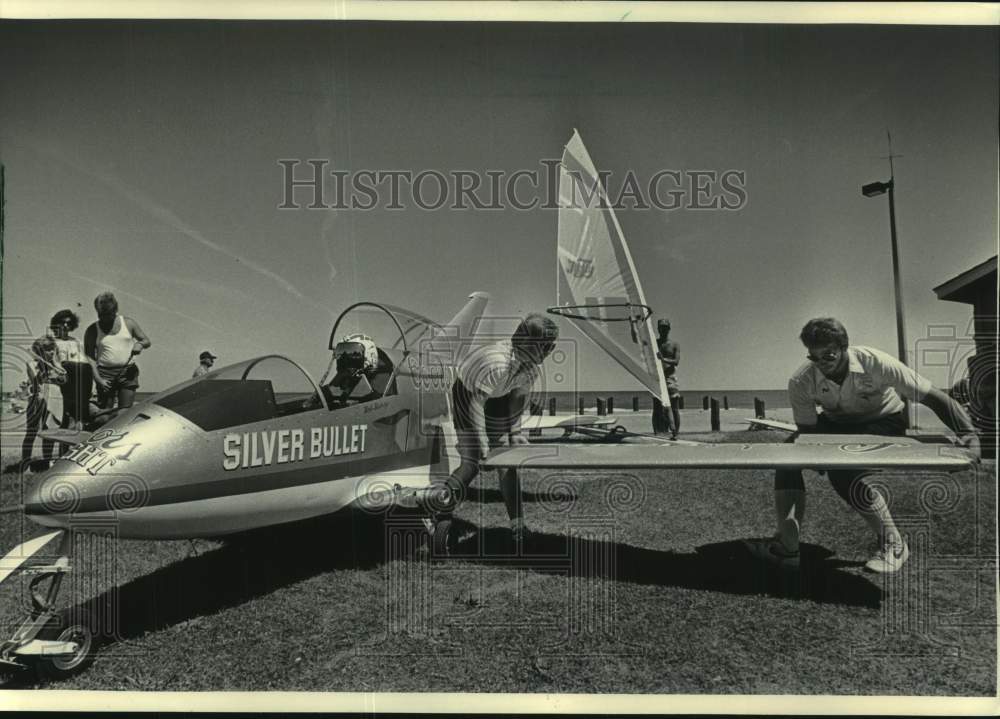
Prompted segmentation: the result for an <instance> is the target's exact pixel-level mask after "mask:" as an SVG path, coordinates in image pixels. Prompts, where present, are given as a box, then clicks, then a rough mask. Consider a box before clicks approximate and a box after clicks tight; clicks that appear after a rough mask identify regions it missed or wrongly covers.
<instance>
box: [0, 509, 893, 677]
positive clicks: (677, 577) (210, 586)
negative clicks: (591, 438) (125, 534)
mask: <svg viewBox="0 0 1000 719" xmlns="http://www.w3.org/2000/svg"><path fill="white" fill-rule="evenodd" d="M394 518H395V516H394ZM402 518H403V519H404V521H403V522H401V523H398V524H392V523H389V524H387V523H386V521H385V518H384V517H382V516H380V515H367V514H364V513H362V512H350V511H346V512H341V513H338V514H337V515H332V516H329V517H325V518H321V519H316V520H308V521H305V522H298V523H295V524H290V525H285V526H280V527H272V528H268V529H265V530H256V531H254V532H248V533H244V534H240V535H234V536H232V537H230V538H226V539H225V540H224V542H225V543H224V544H223V545H222V546H219V547H216V548H213V549H211V550H209V551H206V552H204V553H202V554H192V555H190V556H188V557H185V558H184V559H181V560H179V561H176V562H173V563H172V564H170V565H168V566H165V567H162V568H160V569H158V570H156V571H154V572H152V573H151V574H148V575H145V576H142V577H138V578H136V579H133V580H131V581H129V582H127V583H125V584H123V585H121V586H119V587H118V588H117V589H116V590H114V591H108V592H105V593H103V594H101V595H100V596H98V597H96V598H94V599H92V600H88V601H87V602H85V603H83V604H81V605H77V606H76V607H74V608H73V610H83V611H84V612H85V613H86V615H87V616H89V617H90V621H91V624H92V627H93V629H94V630H95V632H96V633H97V634H98V635H99V636H100V637H101V638H102V643H107V642H112V643H114V642H122V641H128V640H130V639H135V638H138V637H141V636H142V635H144V634H146V633H147V632H153V631H159V630H163V629H166V628H169V627H172V626H175V625H177V624H181V623H183V622H186V621H189V620H191V619H195V618H197V617H202V616H209V615H212V614H215V613H218V612H220V611H222V610H225V609H227V608H231V607H235V606H239V605H242V604H244V603H246V602H249V601H251V600H253V599H255V598H257V597H261V596H265V595H268V594H270V593H272V592H274V591H276V590H279V589H281V588H284V587H287V586H289V585H292V584H295V583H297V582H300V581H303V580H305V579H309V578H311V577H313V576H316V575H318V574H322V573H324V572H330V571H336V570H356V569H362V570H363V569H371V568H373V567H377V566H379V565H381V564H383V563H385V562H386V561H387V559H394V560H406V561H428V560H429V556H428V554H427V551H426V550H425V549H423V548H422V547H421V541H420V540H421V539H422V538H423V536H424V530H423V529H422V525H421V524H420V520H419V517H418V516H417V515H413V516H410V517H409V518H406V517H402ZM387 526H390V527H395V528H396V529H399V528H402V529H403V531H404V534H405V536H409V537H411V538H412V539H413V540H415V541H407V542H403V543H402V544H399V543H398V542H394V541H389V542H387V541H386V537H387V536H390V537H391V536H393V533H392V531H387ZM453 531H454V532H456V533H457V534H456V536H461V537H463V539H462V540H461V541H460V542H459V544H458V546H457V547H456V549H455V552H454V553H453V554H452V556H450V557H447V558H445V559H443V560H438V561H439V562H472V563H479V564H489V565H491V566H497V567H508V568H514V567H517V568H521V569H527V570H529V571H536V572H539V573H546V574H556V575H560V576H570V577H578V578H590V579H598V578H600V579H608V580H611V581H615V582H630V583H634V584H646V585H659V586H663V587H682V588H688V589H699V590H705V591H715V592H724V593H727V594H737V595H769V596H777V597H785V598H792V599H803V600H811V601H816V602H823V603H839V604H845V605H855V606H869V607H877V606H878V605H879V603H880V600H881V591H880V589H879V588H878V587H877V586H876V585H874V584H872V583H871V582H869V581H867V580H866V579H864V578H863V577H859V576H856V575H853V574H849V573H845V572H842V571H839V568H840V567H841V566H843V565H844V564H845V563H843V562H837V561H833V560H832V559H831V553H830V552H829V551H828V550H825V549H823V548H820V547H816V546H814V545H808V544H807V545H803V547H802V562H803V570H802V571H801V572H799V573H798V574H786V573H782V572H779V571H773V570H769V569H766V568H764V567H762V566H761V565H759V564H757V563H755V562H754V561H752V560H751V558H750V556H749V554H748V552H747V550H746V548H745V547H744V546H743V545H742V543H741V542H736V541H734V542H722V543H716V544H707V545H703V546H701V547H699V548H698V549H697V550H696V552H695V553H693V554H679V553H675V552H664V551H658V550H653V549H646V548H642V547H634V546H630V545H627V544H621V543H614V542H607V541H600V540H596V539H591V538H588V537H585V536H572V537H568V536H560V535H551V534H535V535H533V536H532V540H531V542H530V545H529V546H528V547H521V548H514V547H512V545H511V541H510V533H509V531H508V530H506V529H498V528H489V529H486V530H481V529H480V528H478V527H476V526H475V525H473V524H471V523H469V522H465V521H463V520H461V519H458V518H456V519H455V520H454V528H453ZM396 536H404V535H396ZM390 548H391V549H392V551H391V552H389V551H388V550H389V549H390ZM390 554H391V556H390ZM115 594H117V596H115ZM109 606H110V607H115V606H116V607H119V608H120V609H119V611H117V612H116V615H117V621H116V622H115V624H116V625H117V626H114V627H111V626H107V625H105V624H104V623H103V622H102V621H101V620H100V619H99V617H100V616H101V611H100V609H101V608H102V607H109ZM71 611H72V610H71ZM29 674H30V673H29ZM21 676H22V677H24V675H21ZM17 677H18V675H13V676H12V677H9V678H7V683H6V686H8V687H11V686H17V685H18V684H19V683H20V682H19V681H18V679H17Z"/></svg>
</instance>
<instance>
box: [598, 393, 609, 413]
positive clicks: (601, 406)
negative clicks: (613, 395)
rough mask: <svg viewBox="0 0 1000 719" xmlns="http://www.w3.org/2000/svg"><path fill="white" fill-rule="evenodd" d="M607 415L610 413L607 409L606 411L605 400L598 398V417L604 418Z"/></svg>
mask: <svg viewBox="0 0 1000 719" xmlns="http://www.w3.org/2000/svg"><path fill="white" fill-rule="evenodd" d="M607 413H608V412H607V409H606V408H605V406H604V400H603V399H601V398H600V397H598V398H597V415H598V416H599V417H603V416H604V415H606V414H607Z"/></svg>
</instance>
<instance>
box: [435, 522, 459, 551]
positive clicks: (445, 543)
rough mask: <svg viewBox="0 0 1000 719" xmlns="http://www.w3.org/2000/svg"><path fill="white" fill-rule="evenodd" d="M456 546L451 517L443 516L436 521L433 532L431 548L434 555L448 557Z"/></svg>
mask: <svg viewBox="0 0 1000 719" xmlns="http://www.w3.org/2000/svg"><path fill="white" fill-rule="evenodd" d="M454 548H455V538H454V536H453V535H452V532H451V517H441V518H440V519H438V520H437V521H435V522H434V531H433V532H432V533H431V550H432V556H434V557H447V556H449V555H450V554H451V552H452V550H453V549H454Z"/></svg>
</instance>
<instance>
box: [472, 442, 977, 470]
mask: <svg viewBox="0 0 1000 719" xmlns="http://www.w3.org/2000/svg"><path fill="white" fill-rule="evenodd" d="M830 439H836V443H831V444H804V443H803V444H789V443H785V444H764V443H761V444H736V443H732V444H703V445H699V446H695V447H691V446H686V445H673V444H657V445H652V444H631V445H624V444H610V445H600V446H597V445H573V446H570V445H565V444H563V445H518V446H515V447H507V448H502V449H499V450H496V451H494V452H492V453H491V454H490V455H489V456H488V457H487V458H486V459H484V460H483V461H482V463H481V466H482V468H484V469H506V468H512V467H513V468H519V467H523V468H527V469H576V470H581V469H595V470H597V469H602V470H603V469H668V468H677V469H815V470H822V469H872V470H875V469H925V470H940V471H959V470H964V469H968V468H969V467H970V466H972V464H973V462H974V459H973V457H972V456H971V455H970V454H969V453H968V452H965V451H963V450H961V449H959V448H957V447H947V446H942V445H925V444H917V445H913V444H909V443H905V442H895V441H894V440H895V439H897V438H895V437H872V438H871V439H875V440H878V441H877V442H869V443H855V442H849V441H847V442H845V441H844V439H848V440H849V439H851V438H850V437H846V438H840V437H837V438H834V437H830Z"/></svg>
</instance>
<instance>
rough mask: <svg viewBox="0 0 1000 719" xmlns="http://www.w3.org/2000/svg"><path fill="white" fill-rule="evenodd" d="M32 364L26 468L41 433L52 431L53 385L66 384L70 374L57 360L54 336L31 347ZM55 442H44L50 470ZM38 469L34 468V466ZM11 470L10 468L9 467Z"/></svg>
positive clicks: (29, 368) (24, 452)
mask: <svg viewBox="0 0 1000 719" xmlns="http://www.w3.org/2000/svg"><path fill="white" fill-rule="evenodd" d="M31 354H32V361H30V362H28V363H27V364H26V365H25V369H26V371H27V373H28V388H29V389H28V391H29V398H28V409H27V411H26V412H25V428H24V439H23V440H22V442H21V466H22V468H23V467H24V466H25V465H26V464H27V462H28V460H30V459H31V452H32V450H33V448H34V445H35V438H36V437H38V432H39V430H42V429H49V427H48V416H49V392H50V391H51V390H52V385H54V384H56V385H60V386H61V385H62V384H64V383H65V381H66V373H65V371H64V370H63V369H62V367H60V366H59V364H58V363H57V361H56V343H55V340H54V339H52V338H51V337H40V338H38V339H36V340H35V341H34V342H33V343H32V344H31ZM53 447H54V443H53V441H52V440H51V439H44V438H43V439H42V457H43V460H42V462H43V463H44V465H45V466H46V467H47V466H48V462H49V460H51V459H52V450H53ZM33 468H34V467H33ZM8 469H9V468H8Z"/></svg>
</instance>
